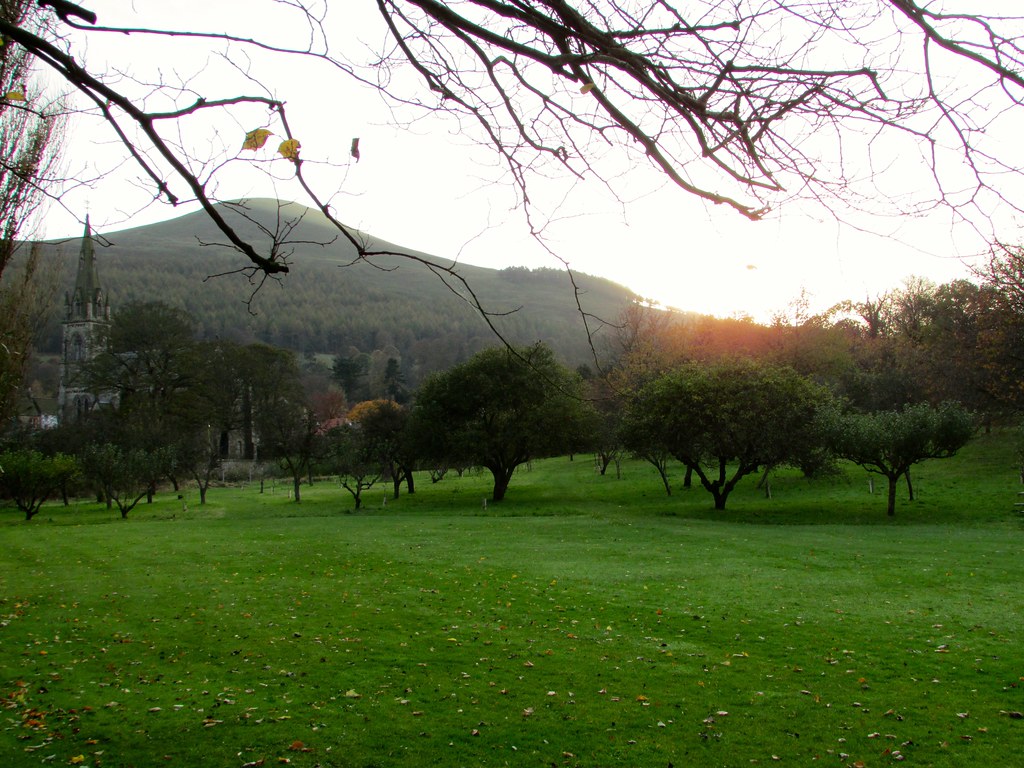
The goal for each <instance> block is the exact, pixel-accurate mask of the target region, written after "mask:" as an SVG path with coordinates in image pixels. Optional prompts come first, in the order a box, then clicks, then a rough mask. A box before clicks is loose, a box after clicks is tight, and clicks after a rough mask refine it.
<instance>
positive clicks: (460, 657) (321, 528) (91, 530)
mask: <svg viewBox="0 0 1024 768" xmlns="http://www.w3.org/2000/svg"><path fill="white" fill-rule="evenodd" d="M678 479H679V473H678V472H677V473H676V480H677V481H678ZM915 486H916V487H915V490H916V491H917V493H918V499H917V500H916V501H914V502H912V503H911V502H908V501H907V500H906V498H905V490H904V489H902V488H901V496H900V500H899V502H898V507H897V513H896V517H895V519H893V520H889V519H887V518H886V516H885V500H884V493H883V492H882V491H883V489H882V488H881V486H879V488H878V489H877V490H876V494H875V495H874V496H871V495H869V494H868V492H867V480H866V477H865V475H864V474H863V473H862V472H861V471H860V470H857V469H856V468H851V469H850V470H849V471H848V474H847V477H846V478H845V479H840V480H836V481H831V482H823V481H822V482H817V483H808V482H807V481H805V480H803V479H801V478H799V477H796V476H792V475H780V476H778V477H776V478H775V479H774V480H773V483H772V497H773V498H772V499H770V500H769V499H767V498H765V494H764V493H763V491H760V490H758V489H757V488H756V487H755V481H750V482H748V483H745V484H744V485H742V486H741V487H740V488H739V489H738V490H737V491H736V493H735V494H734V497H732V498H730V500H729V509H728V510H727V511H726V512H724V513H716V512H714V510H713V509H711V499H710V496H709V495H707V494H706V493H704V492H703V491H702V490H700V489H698V488H695V489H691V490H688V491H683V490H681V489H680V490H677V491H676V492H675V495H674V496H673V497H671V498H668V497H666V496H665V494H664V492H663V491H662V490H661V489H660V485H659V481H658V480H657V478H656V476H655V475H654V474H653V470H649V469H648V468H647V467H646V466H645V465H643V464H638V463H632V462H630V463H627V464H625V465H624V466H623V475H622V478H621V479H616V478H615V477H600V476H598V475H596V474H595V473H594V471H593V466H592V464H591V462H590V460H589V459H586V458H584V457H578V458H577V460H576V461H574V462H569V460H568V459H557V460H550V461H544V462H537V463H536V464H535V465H534V466H533V468H532V469H531V470H530V471H525V470H524V471H522V472H521V473H519V474H518V475H517V476H516V478H515V479H514V480H513V483H512V486H511V487H510V490H509V496H508V499H507V500H506V501H505V502H504V503H503V504H502V505H490V506H489V507H488V508H487V509H486V510H485V509H484V508H483V504H482V500H483V498H484V497H485V496H486V495H487V491H488V488H489V484H488V478H487V477H483V476H466V477H463V478H458V477H454V476H452V477H449V478H447V479H446V480H445V481H443V482H442V483H439V484H437V485H431V484H430V483H429V480H428V479H427V478H426V477H425V476H424V477H421V478H419V486H418V489H417V493H416V494H415V495H414V496H412V497H408V496H404V495H403V496H402V498H401V499H399V500H397V501H389V502H388V503H387V505H386V506H385V505H384V504H383V497H384V489H383V487H380V486H378V487H377V488H374V489H373V490H372V491H371V492H370V493H369V495H368V500H367V502H366V504H367V508H366V509H365V510H364V511H363V512H361V513H359V514H350V513H349V510H351V506H352V505H351V501H350V498H349V497H348V495H347V494H346V493H345V492H344V491H343V490H341V489H339V488H338V487H337V486H336V485H335V484H332V483H329V482H326V481H325V482H321V483H318V484H316V485H314V486H313V487H312V488H308V489H307V488H304V489H303V490H304V501H303V502H302V504H295V503H294V502H291V501H289V499H288V496H287V486H286V485H278V486H277V487H276V489H274V492H273V493H272V492H271V489H270V488H269V487H268V488H267V491H266V492H265V493H263V494H262V495H261V494H260V493H259V489H258V488H257V487H254V486H250V487H246V488H244V489H239V488H214V489H212V490H211V492H210V501H209V503H208V504H207V505H206V506H205V507H202V508H200V507H199V506H198V499H197V498H193V497H194V496H195V494H190V495H189V498H187V499H186V500H187V501H188V503H189V508H188V510H187V511H186V510H185V509H184V506H183V501H182V500H179V499H178V498H177V497H176V496H175V495H174V494H172V493H169V492H168V493H166V494H163V495H161V496H159V497H158V498H157V501H156V502H155V503H154V504H152V505H145V504H143V505H140V506H139V507H137V508H136V509H135V510H134V511H133V512H132V513H131V516H130V518H129V519H128V520H127V521H121V520H119V519H118V516H117V512H116V511H107V510H105V509H103V508H102V507H99V506H97V505H95V504H80V505H78V506H74V507H72V508H70V509H64V508H62V507H60V506H48V507H46V508H44V510H43V511H42V512H41V513H40V514H39V516H38V517H37V518H36V519H34V520H33V521H31V522H29V523H25V522H24V521H22V520H20V519H19V515H18V513H17V512H16V511H15V510H13V509H5V510H4V511H3V513H2V517H0V541H2V544H3V546H2V548H0V584H2V591H0V651H2V653H0V686H2V687H0V701H2V703H3V711H2V717H3V720H2V729H0V765H4V766H34V765H85V766H108V767H112V766H118V767H121V766H135V768H142V767H143V766H163V765H173V766H238V767H240V766H246V765H248V766H255V765H262V766H278V765H292V766H339V767H341V766H344V767H348V766H354V767H358V768H366V767H368V766H399V765H401V766H430V765H437V766H481V765H513V766H577V765H578V766H610V765H629V766H669V765H676V766H749V765H774V764H781V765H810V764H812V763H814V762H815V761H820V762H821V763H822V764H825V765H840V766H842V765H846V766H858V765H863V766H869V767H873V766H881V765H889V764H892V763H898V762H905V763H906V764H907V765H915V766H965V765H972V766H973V765H984V766H1002V765H1012V764H1015V763H1016V762H1017V761H1018V760H1019V759H1020V757H1019V756H1020V754H1022V753H1024V717H1022V716H1021V714H1020V713H1021V712H1024V653H1022V651H1021V643H1022V631H1024V619H1022V616H1021V611H1020V605H1021V597H1020V595H1021V583H1022V578H1021V576H1022V573H1024V565H1022V559H1021V558H1022V555H1024V519H1022V518H1021V517H1020V516H1019V515H1018V514H1017V513H1015V512H1014V511H1013V503H1014V502H1015V501H1016V498H1017V497H1016V493H1017V491H1018V490H1019V489H1020V483H1019V478H1018V476H1017V469H1016V466H1015V462H1014V460H1013V452H1012V449H1011V448H1010V445H1009V439H1008V438H1006V437H1004V436H999V435H996V436H983V437H981V438H979V439H978V440H977V441H976V442H975V443H973V444H972V445H970V446H969V447H968V448H967V449H965V450H964V451H963V453H962V455H961V456H960V457H958V458H956V459H954V460H951V461H936V462H932V463H930V464H925V465H922V466H921V467H920V468H919V469H918V470H917V471H916V473H915Z"/></svg>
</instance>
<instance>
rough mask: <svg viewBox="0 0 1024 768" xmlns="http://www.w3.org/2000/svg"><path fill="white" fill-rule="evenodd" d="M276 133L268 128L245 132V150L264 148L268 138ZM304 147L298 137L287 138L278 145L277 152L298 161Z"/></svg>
mask: <svg viewBox="0 0 1024 768" xmlns="http://www.w3.org/2000/svg"><path fill="white" fill-rule="evenodd" d="M273 135H274V132H273V131H270V130H267V129H266V128H256V129H254V130H251V131H249V132H248V133H247V134H245V140H244V141H243V142H242V149H243V150H252V151H254V152H255V151H256V150H257V149H262V148H263V147H264V146H265V145H266V143H267V140H268V139H269V138H270V137H271V136H273ZM301 148H302V144H301V143H299V140H298V139H285V140H284V141H282V142H281V143H280V144H279V145H278V147H277V153H278V154H279V155H281V157H283V158H285V159H286V160H291V161H293V162H298V160H299V150H300V149H301Z"/></svg>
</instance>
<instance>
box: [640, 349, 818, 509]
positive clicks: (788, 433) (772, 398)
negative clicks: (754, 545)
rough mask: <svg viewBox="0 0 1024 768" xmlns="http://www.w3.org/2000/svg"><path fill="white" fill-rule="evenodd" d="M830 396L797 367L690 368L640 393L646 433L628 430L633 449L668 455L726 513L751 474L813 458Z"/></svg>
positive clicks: (726, 365)
mask: <svg viewBox="0 0 1024 768" xmlns="http://www.w3.org/2000/svg"><path fill="white" fill-rule="evenodd" d="M828 397H829V395H828V393H827V391H826V390H824V389H823V388H822V387H820V386H818V385H816V384H814V383H813V382H811V381H810V380H809V379H807V378H805V377H803V376H801V375H799V374H798V373H796V372H795V371H793V370H792V369H791V368H780V367H775V366H770V365H765V364H757V363H753V362H749V361H723V362H718V363H715V364H712V365H708V366H704V365H698V364H690V365H686V366H683V367H681V368H679V369H678V370H676V371H673V372H672V373H669V374H666V375H665V376H662V377H661V378H659V379H657V380H655V381H654V382H652V383H651V384H650V385H648V386H647V387H645V388H644V389H643V390H641V391H640V392H639V393H638V395H637V396H636V398H635V399H634V400H633V402H632V403H631V404H630V413H631V416H630V417H629V420H630V421H631V422H632V423H633V424H638V425H640V428H639V429H637V428H634V429H631V430H630V431H629V432H628V433H627V435H628V440H629V442H628V444H629V447H630V448H631V449H632V450H634V451H637V452H638V453H641V455H642V452H643V451H652V450H657V451H660V452H668V453H670V454H671V455H672V456H674V457H675V458H676V459H677V460H678V461H681V462H682V463H683V464H684V465H685V466H686V467H687V469H689V470H691V471H692V472H693V474H694V475H696V476H697V478H698V479H699V480H700V483H701V485H702V486H703V487H704V489H705V490H707V491H708V492H709V493H710V494H711V495H712V497H713V498H714V502H715V509H725V504H726V500H727V499H728V497H729V494H730V493H731V492H732V490H733V489H734V488H735V487H736V484H737V483H738V482H739V481H740V480H741V479H742V478H743V477H745V476H746V475H748V474H750V473H751V472H756V471H757V470H758V468H761V467H765V468H770V467H775V466H778V465H780V464H787V463H792V464H800V463H802V462H803V461H805V460H806V459H807V457H808V456H810V455H811V454H813V452H814V451H815V450H816V449H817V448H818V446H819V444H820V442H821V440H820V434H819V433H818V432H816V430H815V429H814V424H815V414H816V412H817V411H818V409H819V408H821V407H822V406H823V405H824V404H825V403H826V402H827V401H828ZM730 467H731V472H732V474H731V475H730ZM663 479H664V478H663Z"/></svg>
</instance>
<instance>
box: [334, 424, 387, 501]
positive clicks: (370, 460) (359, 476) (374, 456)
mask: <svg viewBox="0 0 1024 768" xmlns="http://www.w3.org/2000/svg"><path fill="white" fill-rule="evenodd" d="M325 442H326V447H325V449H324V451H325V454H326V455H327V457H328V461H329V465H330V467H331V468H332V469H333V470H334V471H335V472H337V473H338V475H339V476H340V478H341V487H342V488H344V489H345V490H346V491H348V492H349V493H350V494H352V501H353V502H354V504H355V508H356V510H357V511H358V510H359V509H360V508H362V505H363V491H366V490H369V489H370V488H372V487H373V486H374V485H376V484H377V481H378V480H380V478H381V476H382V475H383V473H384V465H383V464H382V463H381V457H380V452H379V449H378V446H377V445H376V444H375V441H374V440H373V438H372V437H371V436H370V435H368V434H367V433H366V432H364V431H363V430H362V429H360V427H359V426H358V425H356V424H345V425H343V426H339V427H335V428H334V429H331V430H329V431H328V432H327V434H326V436H325Z"/></svg>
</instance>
